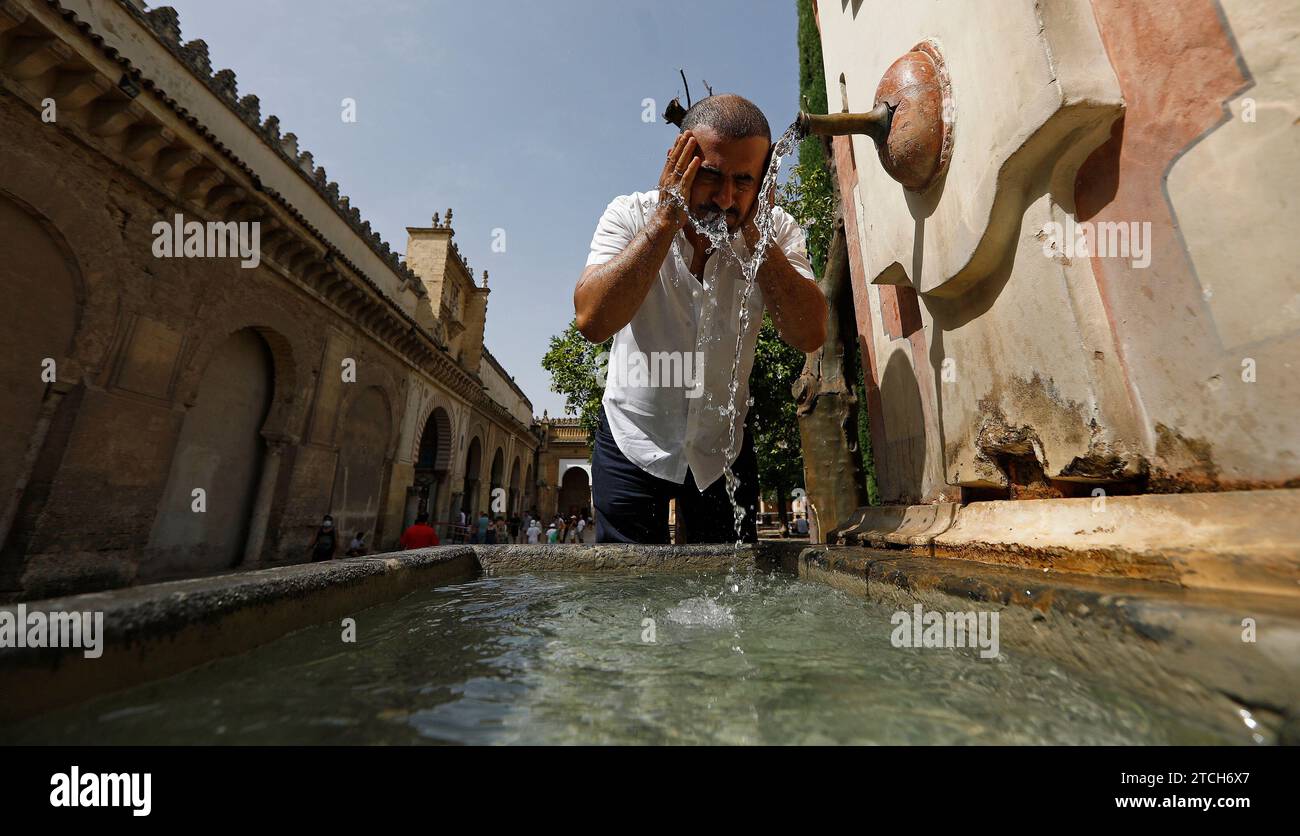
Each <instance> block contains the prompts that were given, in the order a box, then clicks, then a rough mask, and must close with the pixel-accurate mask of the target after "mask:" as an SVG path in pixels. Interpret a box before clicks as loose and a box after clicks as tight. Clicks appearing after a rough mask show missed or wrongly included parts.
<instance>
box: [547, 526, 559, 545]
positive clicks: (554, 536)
mask: <svg viewBox="0 0 1300 836" xmlns="http://www.w3.org/2000/svg"><path fill="white" fill-rule="evenodd" d="M546 542H548V543H558V542H560V530H559V529H558V528H556V527H555V523H551V527H550V528H548V529H546Z"/></svg>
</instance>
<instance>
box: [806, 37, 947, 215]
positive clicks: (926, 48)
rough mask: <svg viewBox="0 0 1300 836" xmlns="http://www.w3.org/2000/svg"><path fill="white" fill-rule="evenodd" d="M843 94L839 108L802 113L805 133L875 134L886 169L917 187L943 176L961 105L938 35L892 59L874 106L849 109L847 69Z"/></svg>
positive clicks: (923, 187) (916, 189)
mask: <svg viewBox="0 0 1300 836" xmlns="http://www.w3.org/2000/svg"><path fill="white" fill-rule="evenodd" d="M840 100H841V102H842V103H843V109H842V110H841V111H840V112H839V113H831V114H827V115H825V116H819V115H815V114H812V113H806V112H802V113H800V114H799V119H798V126H799V131H800V133H801V134H802V135H803V136H808V135H809V134H815V135H817V136H849V135H853V134H860V135H862V136H869V137H871V139H872V140H873V141H874V142H875V144H876V153H877V154H878V155H879V157H880V164H881V165H882V166H883V167H884V169H885V172H886V173H887V174H888V175H889V176H890V177H892V178H894V179H895V180H897V181H898V182H900V183H902V184H903V186H904V187H906V188H907V189H909V190H911V191H914V192H924V191H926V190H927V189H929V188H930V187H931V186H933V185H934V184H935V183H937V182H939V180H941V179H943V175H944V173H945V172H946V171H947V170H948V161H949V160H950V159H951V158H952V141H953V127H954V122H955V119H956V106H955V103H954V100H953V97H952V86H951V84H950V83H949V81H948V69H947V66H946V65H945V63H944V60H943V52H942V51H941V50H940V48H939V43H938V41H936V40H934V39H932V38H931V39H928V40H924V41H922V42H921V43H919V44H917V45H916V46H914V47H912V48H911V49H910V50H909V51H908V52H907V54H905V55H904V56H903V57H901V58H899V59H898V60H897V61H895V62H894V63H893V64H891V65H890V67H889V69H888V70H886V71H885V75H884V77H883V78H881V79H880V86H879V87H877V88H876V98H875V106H874V107H872V109H871V110H870V111H869V112H867V113H850V112H849V105H848V90H847V87H846V85H845V81H844V76H843V75H841V76H840Z"/></svg>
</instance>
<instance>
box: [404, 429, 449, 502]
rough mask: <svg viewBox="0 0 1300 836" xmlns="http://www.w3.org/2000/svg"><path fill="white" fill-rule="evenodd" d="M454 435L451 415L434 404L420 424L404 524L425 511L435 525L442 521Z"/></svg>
mask: <svg viewBox="0 0 1300 836" xmlns="http://www.w3.org/2000/svg"><path fill="white" fill-rule="evenodd" d="M454 434H455V429H454V427H453V425H452V421H451V415H450V414H449V413H448V412H447V410H446V409H443V408H442V407H441V406H438V407H434V409H433V410H432V411H431V412H429V413H428V415H427V417H426V418H425V419H424V423H423V424H422V425H419V430H418V438H417V443H416V452H415V455H414V457H413V459H412V461H413V465H412V474H413V475H412V483H411V486H410V488H409V489H408V491H407V502H406V523H407V524H410V523H411V522H414V521H415V518H416V517H417V516H418V515H419V514H428V515H429V520H430V522H432V523H434V524H437V523H439V522H441V521H442V520H441V514H442V512H443V506H445V505H446V498H447V488H448V486H449V485H450V483H451V471H452V464H453V457H452V444H453V441H454V437H455V436H454Z"/></svg>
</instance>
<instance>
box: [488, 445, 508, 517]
mask: <svg viewBox="0 0 1300 836" xmlns="http://www.w3.org/2000/svg"><path fill="white" fill-rule="evenodd" d="M489 474H490V475H489V477H488V503H489V507H493V506H492V502H493V500H494V499H495V497H496V492H497V490H498V489H500V490H505V479H506V451H505V450H503V449H501V447H500V446H499V445H498V446H497V451H496V452H495V453H493V454H492V468H491V470H490V471H489ZM496 516H497V514H496V512H495V511H494V512H493V513H492V518H493V519H495V518H496Z"/></svg>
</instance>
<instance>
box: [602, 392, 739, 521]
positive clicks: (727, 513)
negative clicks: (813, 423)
mask: <svg viewBox="0 0 1300 836" xmlns="http://www.w3.org/2000/svg"><path fill="white" fill-rule="evenodd" d="M732 471H733V472H734V473H735V474H736V476H737V478H739V479H740V484H739V485H738V486H737V487H736V502H737V503H739V504H740V507H741V508H743V509H744V511H745V520H744V522H743V523H742V524H741V529H740V530H741V537H740V539H741V540H743V541H745V542H746V543H756V542H758V525H757V514H758V459H757V458H756V457H755V455H754V441H753V438H752V436H751V434H750V430H749V423H748V421H746V424H745V435H744V440H743V441H742V442H741V447H740V455H739V456H737V457H736V463H735V464H734V465H733V466H732ZM591 493H592V497H593V499H594V500H595V503H596V542H597V543H667V542H668V502H669V501H670V500H673V499H675V500H677V508H676V511H677V531H678V537H677V541H678V542H679V543H734V542H736V528H735V518H734V516H733V514H732V509H731V502H730V501H729V500H728V499H727V478H726V476H725V475H723V476H719V477H718V478H717V480H716V481H714V483H713V484H712V485H709V487H708V489H707V490H705V491H704V493H700V489H699V488H698V487H697V486H696V484H695V475H694V474H693V473H691V472H690V470H689V469H688V470H687V471H686V481H685V482H684V483H683V484H680V485H679V484H677V483H676V482H670V481H668V480H667V479H660V478H659V477H657V476H651V475H650V474H649V473H646V472H645V471H644V470H642V469H641V468H640V467H638V466H637V465H636V464H634V463H632V462H630V461H628V459H627V457H626V456H624V455H623V451H621V450H619V449H618V444H617V443H616V442H615V441H614V436H613V434H612V433H611V432H610V429H609V423H608V421H607V420H606V419H605V410H604V408H601V410H600V426H599V428H598V429H597V431H596V439H595V444H594V445H593V448H592V453H591Z"/></svg>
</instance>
